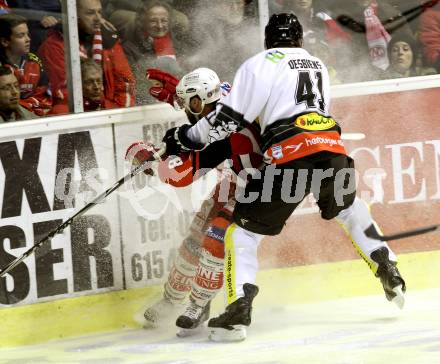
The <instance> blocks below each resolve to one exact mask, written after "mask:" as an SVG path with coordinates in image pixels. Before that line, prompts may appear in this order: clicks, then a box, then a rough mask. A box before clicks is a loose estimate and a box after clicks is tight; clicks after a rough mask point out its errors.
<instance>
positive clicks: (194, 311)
mask: <svg viewBox="0 0 440 364" xmlns="http://www.w3.org/2000/svg"><path fill="white" fill-rule="evenodd" d="M210 311H211V302H208V304H207V305H206V306H205V307H202V306H199V305H197V304H196V303H195V302H193V301H192V300H191V301H190V303H189V305H188V306H187V307H186V309H185V312H184V313H182V314H181V315H180V316H179V317H178V318H177V320H176V326H177V327H178V328H179V331H178V332H177V336H178V337H186V336H191V335H194V334H196V333H198V332H200V330H201V329H202V327H203V323H204V322H205V321H207V320H208V319H209V313H210Z"/></svg>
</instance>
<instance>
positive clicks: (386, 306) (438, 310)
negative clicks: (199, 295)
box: [0, 289, 440, 364]
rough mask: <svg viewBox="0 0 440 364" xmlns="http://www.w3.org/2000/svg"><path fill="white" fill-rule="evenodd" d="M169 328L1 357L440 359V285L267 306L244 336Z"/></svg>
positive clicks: (176, 363) (330, 362)
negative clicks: (399, 304)
mask: <svg viewBox="0 0 440 364" xmlns="http://www.w3.org/2000/svg"><path fill="white" fill-rule="evenodd" d="M175 332H176V330H175V328H174V327H172V326H169V327H165V328H161V329H151V330H145V329H138V330H127V331H120V332H114V333H106V334H99V335H93V336H87V337H81V338H75V339H65V340H58V341H52V342H50V343H46V344H43V345H34V346H26V347H19V348H13V349H1V350H0V363H2V364H3V363H10V364H16V363H17V364H18V363H103V364H118V363H154V364H164V363H173V364H192V363H215V364H217V363H228V364H235V363H239V364H241V363H243V364H252V363H259V364H278V363H280V364H281V363H301V364H315V363H316V364H370V363H377V364H379V363H380V364H438V363H440V289H435V290H425V291H411V290H410V291H409V293H408V294H407V298H406V305H405V308H404V309H403V310H399V309H398V308H396V306H395V305H393V304H392V303H390V302H388V301H386V299H385V297H384V296H382V295H381V296H368V297H357V298H351V299H343V300H335V301H326V302H319V303H313V304H302V305H290V306H284V307H281V308H276V309H275V308H272V309H265V308H259V307H258V306H257V307H255V310H254V315H253V323H252V325H251V327H250V329H249V330H248V339H247V340H246V341H244V342H240V343H232V344H231V343H230V344H221V343H212V342H210V341H208V339H207V333H206V329H205V330H204V331H202V332H200V333H199V334H197V335H195V336H192V337H186V338H178V337H176V335H175Z"/></svg>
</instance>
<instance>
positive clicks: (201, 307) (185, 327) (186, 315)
mask: <svg viewBox="0 0 440 364" xmlns="http://www.w3.org/2000/svg"><path fill="white" fill-rule="evenodd" d="M231 219H232V216H231V211H230V210H229V209H227V207H226V208H224V209H222V210H220V211H219V214H218V216H217V217H216V218H214V219H213V220H212V221H211V224H210V226H209V227H208V229H207V231H206V234H205V238H204V240H203V248H202V250H201V254H200V259H199V264H198V266H197V270H196V275H195V277H194V280H193V282H192V288H191V293H190V303H189V305H188V306H187V307H186V309H185V311H184V312H183V313H182V315H180V316H179V317H178V318H177V321H176V326H177V327H179V328H180V331H179V332H178V333H177V336H179V337H182V336H188V335H191V334H193V333H195V332H197V329H198V328H200V327H201V326H202V324H203V322H205V321H206V320H208V318H209V313H210V302H211V300H212V299H213V298H214V297H215V295H216V294H217V292H218V291H219V290H220V289H221V287H222V285H223V261H224V254H225V247H224V237H225V233H226V229H227V228H228V226H229V224H230V223H231Z"/></svg>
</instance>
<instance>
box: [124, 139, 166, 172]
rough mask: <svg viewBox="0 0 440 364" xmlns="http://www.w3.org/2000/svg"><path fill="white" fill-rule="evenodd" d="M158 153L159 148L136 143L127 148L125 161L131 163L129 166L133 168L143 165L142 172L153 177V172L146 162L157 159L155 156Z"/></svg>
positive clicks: (148, 144) (149, 144) (149, 164)
mask: <svg viewBox="0 0 440 364" xmlns="http://www.w3.org/2000/svg"><path fill="white" fill-rule="evenodd" d="M158 151H159V148H156V147H155V146H154V145H153V144H151V143H144V142H136V143H133V144H132V145H130V146H129V147H128V149H127V152H126V153H125V160H127V161H129V162H131V165H132V166H135V167H137V166H139V165H141V164H144V163H145V169H144V170H143V172H144V173H145V174H147V175H149V176H153V175H154V172H153V169H152V168H151V163H146V162H147V161H154V160H156V159H158V157H157V154H156V153H157V152H158Z"/></svg>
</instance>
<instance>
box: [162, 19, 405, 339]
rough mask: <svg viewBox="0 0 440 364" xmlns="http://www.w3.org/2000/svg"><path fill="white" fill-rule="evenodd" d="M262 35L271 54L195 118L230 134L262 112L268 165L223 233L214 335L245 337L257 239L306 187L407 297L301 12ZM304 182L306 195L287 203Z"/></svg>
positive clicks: (173, 134) (247, 66) (177, 136)
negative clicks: (305, 43) (377, 233)
mask: <svg viewBox="0 0 440 364" xmlns="http://www.w3.org/2000/svg"><path fill="white" fill-rule="evenodd" d="M265 35H266V46H267V50H266V51H264V52H261V53H259V54H257V55H256V56H254V57H252V58H250V59H249V60H247V61H246V62H245V63H244V64H243V65H242V66H241V67H240V68H239V70H238V71H237V74H236V76H235V78H234V84H233V85H234V86H233V88H232V90H231V93H230V94H228V96H226V97H225V99H224V100H222V102H221V103H218V107H217V109H216V110H215V111H214V112H213V113H212V114H210V115H208V116H207V117H206V118H205V120H203V119H201V120H200V121H199V122H198V124H199V123H204V124H205V125H206V123H208V124H210V125H212V128H211V131H210V132H209V133H208V134H209V135H211V136H212V135H213V132H212V131H214V133H218V134H221V135H220V137H222V136H223V137H224V136H226V135H228V134H230V133H233V132H237V131H239V130H241V128H243V127H245V126H246V125H247V124H248V123H250V122H252V121H253V120H255V119H256V118H259V122H260V126H261V133H262V144H261V147H262V150H263V151H264V156H265V160H266V161H267V163H268V165H266V166H265V167H264V168H263V170H262V173H261V175H259V176H257V177H256V178H254V179H252V180H251V181H250V182H249V183H248V184H247V187H246V191H245V195H246V196H248V195H249V193H258V198H257V199H256V200H253V201H252V202H250V203H241V202H238V203H237V205H236V207H235V209H234V215H233V218H234V223H233V224H232V225H231V226H230V227H229V228H228V230H227V233H226V241H225V249H226V253H225V257H226V260H225V274H226V276H225V282H226V285H225V287H224V288H225V290H226V297H227V298H228V304H229V305H228V306H227V308H226V311H225V312H224V313H223V314H222V315H220V316H219V317H217V318H214V319H211V320H210V321H209V323H208V327H209V329H210V338H211V339H212V340H215V341H223V340H230V341H235V340H243V339H244V338H245V337H246V326H249V325H250V322H251V308H252V301H253V299H254V297H255V296H256V294H257V293H258V287H257V286H256V285H255V278H256V272H257V255H256V252H257V247H258V245H259V242H260V241H261V240H262V238H263V237H264V235H276V234H278V233H279V232H280V231H281V229H282V227H283V225H284V223H285V221H286V219H287V218H288V217H289V216H290V214H291V213H292V212H293V210H294V209H295V208H296V207H297V206H298V204H299V203H300V202H301V201H302V199H303V198H304V197H305V196H306V195H307V194H309V193H310V192H313V194H314V196H315V198H316V200H317V204H318V206H319V208H320V210H321V216H322V217H323V218H324V219H332V218H336V219H337V220H339V221H340V222H341V223H342V224H343V226H344V227H346V228H347V230H348V231H349V233H350V235H351V237H352V239H353V241H354V242H355V243H356V244H357V245H358V246H359V248H360V251H361V255H362V256H363V258H364V259H365V260H367V262H368V263H369V264H370V266H371V268H372V270H373V272H375V274H376V276H377V277H379V278H380V280H381V283H382V285H383V287H384V290H385V294H386V297H387V299H388V300H390V301H391V300H392V301H394V302H396V303H397V304H398V306H400V307H402V306H403V302H404V298H403V292H404V291H405V282H404V280H403V279H402V277H401V276H400V273H399V271H398V270H397V268H396V257H395V255H394V254H393V253H392V252H391V250H390V249H389V247H388V246H387V244H386V243H385V242H383V241H380V240H375V239H370V238H368V237H367V236H366V234H365V231H367V230H368V229H377V227H376V225H375V223H374V221H373V220H372V218H371V215H370V214H369V212H368V209H367V207H366V205H365V203H364V202H363V201H361V200H360V199H357V198H356V197H355V193H356V191H355V186H354V179H353V175H354V169H353V168H354V163H353V161H352V159H351V158H350V157H348V156H347V154H346V151H345V148H344V145H343V142H342V140H341V139H340V127H339V125H338V124H337V122H336V121H335V120H334V119H333V118H331V117H330V116H329V105H330V96H329V95H330V86H329V76H328V72H327V69H326V67H325V65H324V64H323V63H322V62H321V61H320V60H319V59H317V58H315V57H312V56H311V55H310V54H309V53H308V52H307V51H306V50H304V49H303V48H301V46H302V27H301V25H300V23H299V21H298V19H297V18H296V16H295V15H293V14H278V15H274V16H272V17H271V19H270V21H269V23H268V25H267V27H266V32H265ZM202 129H204V128H201V127H198V126H197V124H196V126H193V127H190V128H189V127H185V128H183V129H180V128H176V129H175V130H170V131H168V132H167V134H166V136H165V138H164V140H165V141H166V142H167V149H168V150H172V151H178V150H179V148H180V147H181V146H183V147H186V148H190V149H191V142H193V143H194V142H195V143H196V142H199V141H200V140H202V139H203V136H202V134H203V133H200V130H202ZM302 171H305V172H306V173H305V175H304V174H303V173H302ZM316 171H321V172H322V171H330V174H325V175H322V174H321V175H320V176H321V177H322V178H321V179H318V182H319V183H318V184H314V182H316V181H315V179H314V177H313V175H314V173H315V172H316ZM290 172H292V173H293V177H292V181H293V183H291V185H290V186H291V187H290V189H289V188H288V189H287V192H288V193H287V196H286V195H285V191H284V192H283V188H282V186H283V174H284V173H286V174H287V173H290ZM339 172H341V173H339ZM292 173H290V174H291V175H292ZM266 174H267V175H271V177H273V178H274V181H273V188H272V189H271V190H270V192H271V195H269V196H265V195H264V184H265V182H264V181H265V178H263V177H262V176H266ZM304 176H305V179H303V180H301V179H302V178H304ZM298 186H299V187H300V188H303V190H304V191H303V192H304V195H303V196H302V197H301V198H299V199H298V200H296V201H291V200H290V197H291V195H294V196H295V197H296V195H295V193H296V188H297V187H298ZM267 197H269V198H267ZM286 198H287V199H286Z"/></svg>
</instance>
